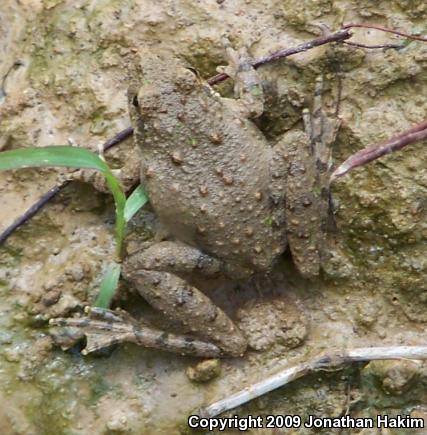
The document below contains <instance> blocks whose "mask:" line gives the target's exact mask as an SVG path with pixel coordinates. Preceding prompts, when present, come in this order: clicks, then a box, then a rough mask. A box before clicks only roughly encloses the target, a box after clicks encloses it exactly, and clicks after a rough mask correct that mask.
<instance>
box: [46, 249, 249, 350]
mask: <svg viewBox="0 0 427 435" xmlns="http://www.w3.org/2000/svg"><path fill="white" fill-rule="evenodd" d="M195 271H198V272H199V273H203V274H205V275H206V276H214V275H217V274H218V273H221V272H223V271H224V265H223V263H222V262H220V261H219V260H217V259H215V258H212V257H210V256H208V255H206V254H204V253H202V252H201V251H199V250H198V249H196V248H192V247H190V246H187V245H184V244H178V243H174V242H160V243H157V244H154V245H152V246H150V247H149V248H147V249H145V250H143V251H142V252H137V253H136V254H133V255H131V256H130V257H129V258H128V259H127V260H126V261H125V263H124V265H123V271H122V273H123V276H124V278H126V279H127V280H129V281H130V282H131V283H132V284H133V285H134V286H135V287H136V288H137V289H138V291H139V292H140V294H141V295H142V296H143V297H144V298H145V299H146V300H147V301H148V302H149V303H150V304H151V305H152V306H153V307H154V308H156V309H157V310H159V311H161V312H162V313H163V314H164V315H166V316H167V317H168V318H170V319H173V320H177V321H180V322H181V323H182V324H183V325H185V326H188V328H187V329H190V331H191V332H192V333H195V334H197V335H199V336H201V337H202V339H196V338H194V337H192V336H190V335H186V334H179V333H178V334H176V333H167V332H165V331H161V330H159V329H156V328H152V327H151V326H146V325H142V324H140V323H139V322H137V321H136V320H134V319H133V318H132V317H131V316H129V315H128V314H127V313H124V312H113V311H110V310H104V309H99V308H97V309H93V308H92V309H90V310H89V311H88V315H89V317H86V318H72V319H63V318H60V319H52V320H51V325H55V326H66V327H77V328H80V329H81V330H82V332H83V334H85V335H86V337H87V346H86V349H85V353H89V352H93V351H95V350H100V349H102V348H104V347H107V346H109V345H112V344H117V343H119V342H124V341H128V342H134V343H136V344H139V345H142V346H145V347H152V348H157V349H161V350H166V351H170V352H174V353H180V354H183V355H193V356H203V357H219V356H228V355H230V356H240V355H242V354H243V353H244V351H245V349H246V340H245V338H244V337H243V336H242V334H241V332H240V331H239V329H238V328H237V327H236V326H235V325H234V323H233V322H232V320H231V319H230V318H229V317H228V316H227V315H226V314H225V313H224V311H222V310H221V309H220V308H219V307H217V306H216V305H215V304H214V303H213V302H212V301H211V300H210V299H209V298H208V297H207V296H206V295H204V294H203V293H202V292H201V291H200V290H198V289H197V288H195V287H194V286H191V285H190V284H189V283H187V281H185V280H184V279H182V278H180V277H179V276H177V275H176V274H175V273H191V272H195Z"/></svg>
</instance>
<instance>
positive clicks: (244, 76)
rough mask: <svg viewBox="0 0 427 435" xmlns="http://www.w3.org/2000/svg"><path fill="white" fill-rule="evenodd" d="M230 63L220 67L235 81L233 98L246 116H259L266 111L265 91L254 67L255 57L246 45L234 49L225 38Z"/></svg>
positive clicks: (219, 69) (220, 69)
mask: <svg viewBox="0 0 427 435" xmlns="http://www.w3.org/2000/svg"><path fill="white" fill-rule="evenodd" d="M223 44H224V46H225V50H226V55H227V61H228V65H227V66H226V67H220V68H218V71H221V72H224V73H225V74H227V75H228V76H229V77H230V78H231V79H232V80H233V81H234V95H235V97H236V99H234V100H233V103H234V104H237V105H238V107H239V110H240V113H241V114H242V115H243V116H244V117H246V118H257V117H259V116H261V115H262V113H263V111H264V92H263V89H262V85H261V78H260V77H259V74H258V72H257V71H256V70H255V68H254V67H253V65H252V63H253V59H252V58H251V57H250V56H249V53H248V50H247V48H246V47H242V48H241V49H240V50H239V51H236V50H234V49H233V48H232V47H231V46H230V43H229V41H228V40H226V39H224V40H223Z"/></svg>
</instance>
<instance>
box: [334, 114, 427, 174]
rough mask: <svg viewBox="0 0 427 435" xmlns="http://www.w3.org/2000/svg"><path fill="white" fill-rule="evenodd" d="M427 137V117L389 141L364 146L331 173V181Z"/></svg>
mask: <svg viewBox="0 0 427 435" xmlns="http://www.w3.org/2000/svg"><path fill="white" fill-rule="evenodd" d="M426 138H427V119H426V120H425V121H423V122H421V123H420V124H417V125H415V126H414V127H412V128H410V129H409V130H406V131H404V132H403V133H400V134H398V135H396V136H393V137H392V138H390V139H388V140H387V141H385V142H383V143H381V144H379V145H373V146H370V147H367V148H364V149H362V150H360V151H358V152H357V153H355V154H353V155H351V156H350V157H349V158H348V159H347V160H345V161H344V162H343V163H341V165H339V166H338V168H337V169H335V171H334V172H333V173H332V175H331V182H332V181H334V180H335V179H336V178H339V177H342V176H343V175H345V174H347V173H348V172H350V171H351V170H352V169H354V168H357V167H358V166H363V165H366V164H367V163H369V162H372V161H373V160H376V159H378V158H379V157H382V156H384V155H386V154H389V153H392V152H394V151H398V150H401V149H402V148H404V147H405V146H406V145H410V144H412V143H415V142H418V141H420V140H423V139H426Z"/></svg>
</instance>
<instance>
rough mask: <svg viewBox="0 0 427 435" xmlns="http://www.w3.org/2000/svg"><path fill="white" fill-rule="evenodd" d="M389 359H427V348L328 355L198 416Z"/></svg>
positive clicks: (370, 349) (359, 350)
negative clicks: (321, 374) (306, 379)
mask: <svg viewBox="0 0 427 435" xmlns="http://www.w3.org/2000/svg"><path fill="white" fill-rule="evenodd" d="M388 359H412V360H425V359H427V346H391V347H365V348H355V349H349V350H346V351H342V352H328V353H326V354H324V355H321V356H318V357H315V358H313V359H311V360H309V361H307V362H304V363H300V364H297V365H295V366H292V367H288V368H286V369H284V370H282V371H280V372H278V373H276V374H274V375H272V376H270V377H268V378H266V379H264V380H262V381H260V382H258V383H256V384H253V385H250V386H249V387H246V388H244V389H243V390H241V391H239V392H237V393H235V394H232V395H231V396H229V397H227V398H225V399H222V400H219V401H218V402H215V403H212V404H211V405H209V406H207V407H206V408H203V409H201V410H200V411H199V412H198V415H199V416H200V417H206V418H211V417H215V416H216V415H219V414H221V413H223V412H225V411H229V410H230V409H234V408H236V407H237V406H240V405H243V404H245V403H247V402H249V401H250V400H253V399H256V398H257V397H260V396H262V395H264V394H267V393H269V392H270V391H273V390H275V389H277V388H280V387H283V386H284V385H286V384H289V383H290V382H292V381H294V380H296V379H299V378H301V377H303V376H305V375H307V374H309V373H313V372H317V371H320V370H339V369H341V367H342V365H344V364H350V363H353V362H360V361H373V360H388Z"/></svg>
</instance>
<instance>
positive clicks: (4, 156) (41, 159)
mask: <svg viewBox="0 0 427 435" xmlns="http://www.w3.org/2000/svg"><path fill="white" fill-rule="evenodd" d="M42 166H62V167H71V168H85V169H96V170H98V171H100V172H101V173H102V174H103V175H104V177H105V179H106V181H107V184H108V187H109V188H110V190H111V193H112V194H113V196H114V202H115V206H116V253H117V256H118V257H119V258H120V257H121V254H122V246H123V238H124V232H125V225H126V222H125V217H124V209H125V204H126V197H125V195H124V193H123V191H122V189H121V187H120V183H119V182H118V180H117V178H116V177H115V176H114V175H113V173H112V172H111V170H110V168H109V167H108V165H107V164H106V163H105V162H104V161H103V160H102V159H100V158H99V156H98V155H97V154H95V153H93V152H91V151H89V150H87V149H85V148H77V147H70V146H62V145H58V146H48V147H43V148H34V147H30V148H20V149H17V150H12V151H3V152H1V153H0V170H9V169H20V168H29V167H42Z"/></svg>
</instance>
